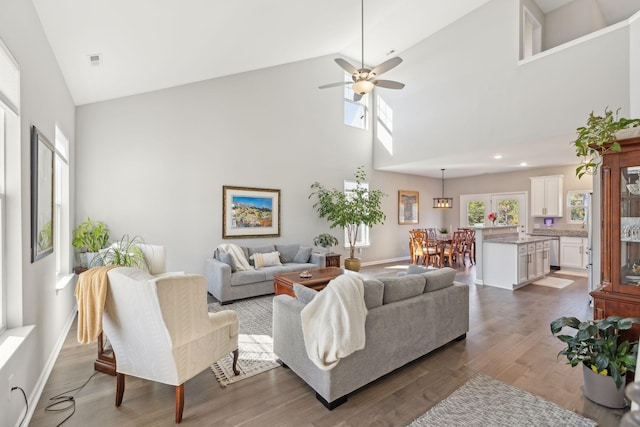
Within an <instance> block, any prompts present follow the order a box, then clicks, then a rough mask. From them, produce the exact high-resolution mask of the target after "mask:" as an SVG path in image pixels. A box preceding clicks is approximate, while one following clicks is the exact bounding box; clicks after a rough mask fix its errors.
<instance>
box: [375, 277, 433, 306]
mask: <svg viewBox="0 0 640 427" xmlns="http://www.w3.org/2000/svg"><path fill="white" fill-rule="evenodd" d="M425 274H426V273H425ZM380 281H381V282H382V283H384V296H383V298H382V303H383V304H389V303H392V302H394V301H399V300H402V299H407V298H411V297H415V296H416V295H420V294H421V293H423V292H424V285H425V278H424V276H423V275H420V274H412V275H410V276H404V277H384V278H381V279H380Z"/></svg>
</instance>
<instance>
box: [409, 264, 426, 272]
mask: <svg viewBox="0 0 640 427" xmlns="http://www.w3.org/2000/svg"><path fill="white" fill-rule="evenodd" d="M427 271H429V269H428V268H427V267H423V266H421V265H416V264H409V267H408V268H407V274H422V273H426V272H427Z"/></svg>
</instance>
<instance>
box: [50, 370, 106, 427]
mask: <svg viewBox="0 0 640 427" xmlns="http://www.w3.org/2000/svg"><path fill="white" fill-rule="evenodd" d="M97 373H98V371H96V372H94V373H93V374H91V376H90V377H89V378H87V380H86V381H85V382H84V383H83V384H82V385H81V386H80V387H76V388H74V389H71V390H67V391H63V392H62V393H60V394H57V395H55V396H53V397H51V398H49V400H53V401H54V402H53V403H50V404H49V405H47V406H45V408H44V410H45V411H47V412H63V411H66V410H68V409H71V413H70V414H69V415H68V416H67V418H65V419H64V420H62V421H61V422H60V423H59V424H58V425H56V427H60V426H61V425H62V424H64V423H66V422H67V420H68V419H69V418H71V417H72V416H73V414H75V413H76V399H75V395H76V394H77V392H79V391H80V390H82V389H83V388H84V386H86V385H87V384H88V383H89V381H91V378H93V377H94V376H95V375H96V374H97ZM74 391H75V392H76V393H74V394H71V395H69V394H68V393H71V392H74Z"/></svg>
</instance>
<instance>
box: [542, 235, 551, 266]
mask: <svg viewBox="0 0 640 427" xmlns="http://www.w3.org/2000/svg"><path fill="white" fill-rule="evenodd" d="M550 253H551V241H549V240H547V241H546V242H543V245H542V273H543V274H549V273H551V257H550V256H549V255H550Z"/></svg>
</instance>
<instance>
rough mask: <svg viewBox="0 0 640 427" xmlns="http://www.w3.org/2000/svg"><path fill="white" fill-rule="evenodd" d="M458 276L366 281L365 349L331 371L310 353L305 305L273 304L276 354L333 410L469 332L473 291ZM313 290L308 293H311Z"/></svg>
mask: <svg viewBox="0 0 640 427" xmlns="http://www.w3.org/2000/svg"><path fill="white" fill-rule="evenodd" d="M454 279H455V270H453V269H451V268H443V269H440V270H433V271H429V272H426V273H423V274H411V275H407V276H404V277H393V278H381V279H380V280H365V281H364V285H365V286H364V291H365V292H364V297H365V304H366V306H367V308H368V314H367V320H366V323H365V333H366V344H365V348H364V349H362V350H359V351H356V352H354V353H352V354H351V355H349V356H347V357H345V358H343V359H341V360H340V362H339V363H338V364H337V365H336V366H335V367H334V368H333V369H330V370H322V369H320V368H318V367H317V366H316V365H315V364H314V363H313V362H312V361H311V360H310V359H309V358H308V357H307V353H306V350H305V345H304V338H303V335H302V326H301V320H300V312H301V311H302V309H303V308H304V306H305V304H304V302H303V301H302V300H305V299H307V300H308V295H306V296H304V297H303V296H302V295H301V296H299V299H296V298H292V297H290V296H288V295H278V296H276V297H275V298H274V299H273V350H274V353H275V354H276V355H277V356H278V357H279V358H280V360H281V361H282V362H283V363H284V364H285V365H286V366H288V367H289V368H291V370H293V372H295V373H296V374H297V375H298V376H299V377H300V378H302V379H303V380H304V381H305V382H306V383H307V384H309V385H310V386H311V387H312V388H313V389H314V390H315V391H316V397H317V398H318V400H320V401H321V402H322V403H323V404H324V405H325V406H326V407H327V408H329V409H333V408H335V407H336V406H338V405H340V404H342V403H344V402H345V401H346V400H347V395H348V394H349V393H351V392H352V391H355V390H357V389H359V388H360V387H362V386H364V385H366V384H368V383H370V382H371V381H374V380H375V379H377V378H379V377H381V376H383V375H385V374H387V373H389V372H391V371H393V370H395V369H397V368H399V367H401V366H403V365H405V364H406V363H408V362H410V361H412V360H414V359H417V358H419V357H420V356H423V355H425V354H427V353H429V352H431V351H432V350H434V349H436V348H438V347H441V346H443V345H444V344H447V343H448V342H450V341H452V340H454V339H455V340H462V339H464V338H465V337H466V333H467V332H468V331H469V287H468V286H467V285H465V284H462V283H457V282H454ZM308 291H309V290H308V289H307V290H305V293H307V292H308Z"/></svg>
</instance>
